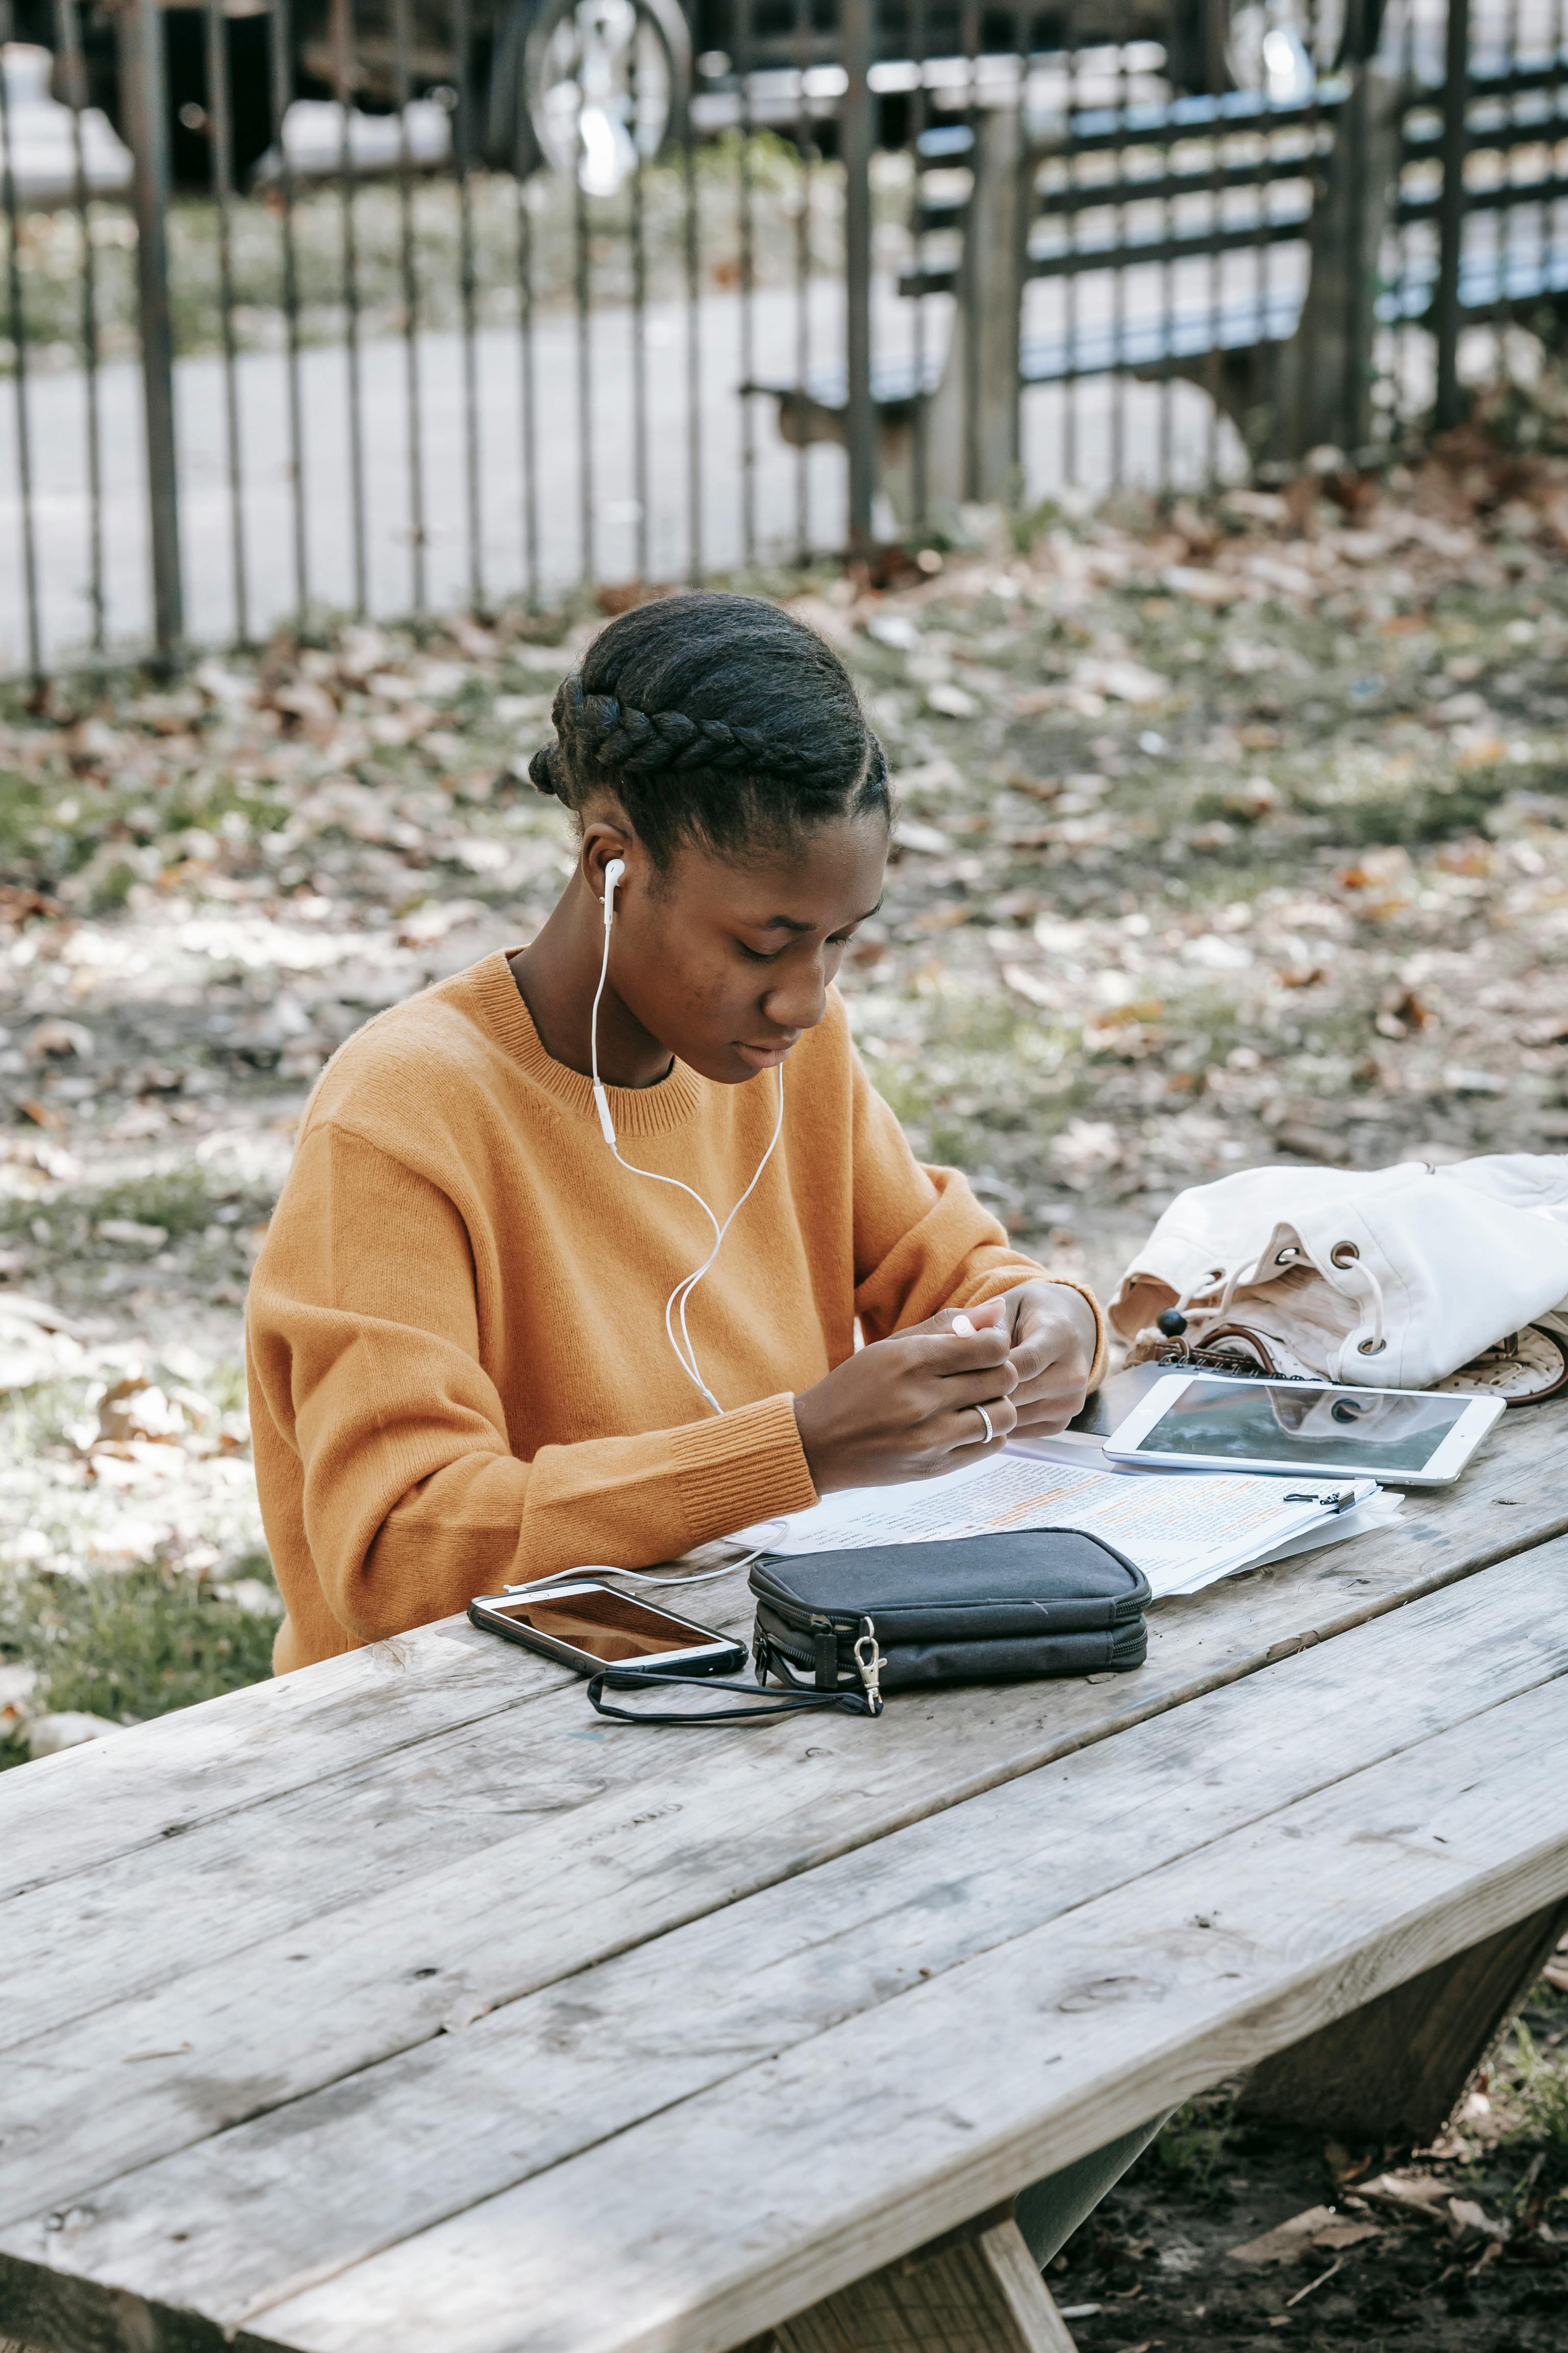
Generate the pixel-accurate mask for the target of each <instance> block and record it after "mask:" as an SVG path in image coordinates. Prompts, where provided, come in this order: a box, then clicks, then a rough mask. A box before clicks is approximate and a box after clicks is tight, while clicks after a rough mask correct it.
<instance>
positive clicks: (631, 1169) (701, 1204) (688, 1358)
mask: <svg viewBox="0 0 1568 2353" xmlns="http://www.w3.org/2000/svg"><path fill="white" fill-rule="evenodd" d="M625 872H626V860H625V859H624V858H612V859H611V860H610V862H609V864H608V865H607V866H606V867H605V954H604V958H603V961H602V962H601V964H600V965H599V986H598V987H597V988H596V989H595V991H594V1010H593V1013H592V1015H591V1017H590V1019H589V1024H588V1060H589V1067H590V1069H591V1070H592V1071H593V1076H594V1102H595V1105H596V1106H597V1108H598V1113H599V1125H600V1127H601V1128H602V1129H603V1131H604V1136H605V1143H606V1144H607V1145H609V1147H610V1150H611V1151H612V1152H613V1153H614V1154H615V1155H616V1159H617V1161H620V1165H621V1166H622V1167H623V1168H624V1169H625V1170H626V1174H627V1176H647V1177H648V1178H650V1179H651V1180H652V1182H653V1183H654V1184H656V1185H673V1187H675V1189H676V1191H677V1192H678V1193H684V1194H686V1196H687V1197H688V1198H689V1199H690V1200H693V1201H695V1202H696V1204H697V1206H698V1208H700V1210H701V1212H702V1214H703V1216H704V1217H705V1218H706V1219H707V1220H708V1222H709V1224H710V1226H711V1227H712V1229H713V1247H712V1249H711V1250H710V1251H709V1253H708V1255H707V1257H706V1258H705V1259H704V1260H703V1261H702V1263H701V1265H700V1267H698V1268H697V1269H696V1270H695V1271H694V1272H692V1273H690V1274H685V1275H682V1276H681V1278H680V1281H679V1282H678V1283H677V1284H676V1286H675V1289H674V1290H673V1291H672V1292H671V1293H670V1294H669V1297H668V1299H667V1300H666V1301H665V1303H664V1329H665V1334H666V1336H667V1337H668V1341H669V1345H670V1346H671V1347H672V1348H673V1349H674V1351H675V1354H676V1357H677V1360H678V1361H679V1366H680V1369H681V1371H682V1372H683V1373H684V1374H685V1375H686V1376H687V1377H688V1379H689V1380H690V1381H692V1382H694V1383H695V1385H696V1387H697V1388H699V1389H700V1391H701V1393H702V1395H703V1397H704V1398H706V1399H707V1401H708V1403H709V1404H710V1406H711V1407H712V1409H713V1410H714V1412H715V1413H722V1412H723V1410H724V1409H723V1407H722V1406H721V1404H720V1402H719V1400H718V1398H716V1397H715V1396H714V1394H713V1392H712V1390H711V1389H710V1388H709V1386H708V1384H707V1382H706V1381H705V1380H704V1379H703V1377H702V1374H701V1371H700V1367H699V1366H698V1362H697V1355H696V1351H695V1349H694V1348H693V1347H692V1345H691V1335H690V1333H689V1331H688V1330H687V1327H686V1311H687V1307H688V1306H689V1303H690V1299H691V1294H692V1293H693V1292H694V1291H695V1290H696V1288H697V1286H698V1284H699V1283H700V1282H701V1280H702V1278H703V1276H704V1275H705V1274H706V1273H707V1271H708V1270H709V1268H710V1266H711V1265H712V1263H713V1261H714V1260H715V1259H716V1258H717V1257H718V1255H719V1252H720V1250H721V1249H722V1248H723V1245H724V1237H725V1235H726V1234H727V1233H728V1232H729V1230H730V1229H731V1226H732V1225H733V1224H734V1222H735V1219H736V1218H737V1217H738V1216H739V1214H740V1212H741V1211H742V1209H743V1208H745V1206H746V1203H747V1202H748V1201H749V1200H750V1199H751V1198H752V1194H753V1193H754V1192H755V1191H756V1189H757V1183H758V1179H759V1178H760V1177H761V1176H762V1173H763V1169H764V1168H765V1167H766V1166H767V1165H768V1163H769V1161H770V1160H771V1159H772V1158H773V1146H774V1145H776V1144H777V1142H778V1140H779V1137H780V1135H781V1134H783V1132H784V1064H783V1063H782V1062H781V1063H780V1064H779V1066H778V1080H779V1108H778V1117H777V1118H776V1119H775V1120H774V1122H773V1135H772V1137H771V1139H770V1140H769V1144H768V1148H767V1150H766V1151H765V1152H764V1153H763V1156H762V1158H761V1159H760V1160H759V1161H758V1163H757V1168H756V1175H755V1176H753V1177H752V1181H751V1183H750V1184H749V1185H748V1186H747V1187H746V1189H745V1191H744V1192H743V1193H742V1196H741V1198H740V1199H739V1200H738V1201H737V1202H736V1204H735V1206H734V1208H732V1209H731V1212H730V1214H729V1216H728V1217H727V1218H726V1219H725V1220H724V1222H723V1224H722V1225H721V1224H720V1223H719V1220H718V1219H717V1218H716V1217H715V1216H714V1214H713V1212H712V1210H711V1209H710V1208H709V1206H708V1204H707V1202H706V1201H705V1200H704V1199H703V1198H702V1196H701V1194H700V1193H699V1192H697V1191H695V1190H694V1189H693V1187H691V1186H689V1185H683V1184H682V1183H681V1181H680V1179H679V1176H660V1175H659V1173H658V1169H657V1168H638V1167H637V1166H635V1164H634V1163H633V1162H631V1161H629V1160H622V1159H621V1148H620V1145H618V1144H617V1143H616V1123H615V1121H614V1120H613V1119H612V1118H611V1117H610V1101H609V1097H608V1096H607V1095H606V1093H605V1087H604V1082H603V1080H602V1079H601V1078H600V1076H599V1000H600V998H601V997H603V996H604V994H605V981H606V980H607V979H608V977H609V971H610V926H611V924H612V923H614V922H615V920H616V884H617V883H618V882H619V881H620V880H621V877H622V876H623V875H624V874H625ZM678 1299H679V1302H680V1337H679V1340H678V1339H677V1338H676V1336H675V1321H674V1318H675V1303H676V1301H677V1300H678Z"/></svg>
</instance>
